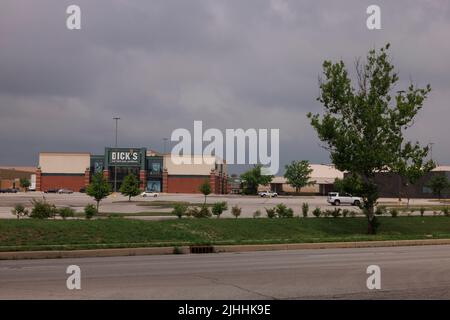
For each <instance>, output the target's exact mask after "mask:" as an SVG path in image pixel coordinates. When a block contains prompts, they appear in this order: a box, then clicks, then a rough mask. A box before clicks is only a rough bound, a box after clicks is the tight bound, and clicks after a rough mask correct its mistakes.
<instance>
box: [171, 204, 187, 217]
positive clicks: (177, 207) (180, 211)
mask: <svg viewBox="0 0 450 320" xmlns="http://www.w3.org/2000/svg"><path fill="white" fill-rule="evenodd" d="M187 209H188V208H187V206H186V205H184V204H182V203H175V204H174V206H173V210H172V214H174V215H176V216H177V217H178V218H179V219H181V217H182V216H184V215H185V214H186V211H187Z"/></svg>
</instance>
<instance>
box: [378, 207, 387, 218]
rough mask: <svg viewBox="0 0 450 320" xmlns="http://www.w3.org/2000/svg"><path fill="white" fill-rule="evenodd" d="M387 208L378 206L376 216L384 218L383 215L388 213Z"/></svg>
mask: <svg viewBox="0 0 450 320" xmlns="http://www.w3.org/2000/svg"><path fill="white" fill-rule="evenodd" d="M386 211H387V210H386V207H385V206H377V208H376V210H375V214H376V215H377V216H382V215H383V214H385V213H386Z"/></svg>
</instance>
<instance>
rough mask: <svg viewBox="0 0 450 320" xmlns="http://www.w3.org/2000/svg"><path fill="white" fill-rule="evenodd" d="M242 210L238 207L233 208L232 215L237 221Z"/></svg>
mask: <svg viewBox="0 0 450 320" xmlns="http://www.w3.org/2000/svg"><path fill="white" fill-rule="evenodd" d="M241 212H242V209H241V208H239V207H238V206H237V205H236V206H233V207H231V214H232V215H233V216H234V217H235V218H236V219H237V218H238V217H239V216H240V215H241Z"/></svg>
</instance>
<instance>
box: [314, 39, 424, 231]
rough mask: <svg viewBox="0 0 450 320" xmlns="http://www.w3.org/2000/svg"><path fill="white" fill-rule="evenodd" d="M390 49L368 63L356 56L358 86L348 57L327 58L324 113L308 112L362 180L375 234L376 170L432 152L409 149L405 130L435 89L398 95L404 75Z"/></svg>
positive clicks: (344, 166) (338, 158) (342, 165)
mask: <svg viewBox="0 0 450 320" xmlns="http://www.w3.org/2000/svg"><path fill="white" fill-rule="evenodd" d="M388 49H389V44H387V45H386V46H385V47H383V48H381V49H380V50H375V49H373V50H370V51H369V53H368V54H367V58H366V60H365V61H363V62H361V59H358V60H356V63H355V69H356V82H357V83H356V88H355V86H354V85H353V84H352V81H351V78H350V76H349V73H348V71H347V68H346V66H345V64H344V62H343V61H339V62H337V63H332V62H331V61H325V62H324V63H323V77H322V78H321V79H320V81H319V86H320V95H319V97H318V98H317V100H318V101H319V102H321V103H322V104H323V106H324V113H323V114H322V115H319V114H315V115H312V114H311V113H309V114H308V117H309V118H310V120H311V125H312V126H313V128H314V129H315V130H316V131H317V134H318V136H319V139H320V140H321V141H323V142H324V143H325V146H324V147H325V148H326V149H327V150H329V152H330V158H331V161H332V162H333V163H334V164H335V166H336V168H337V169H339V170H342V171H348V172H350V173H351V174H356V175H358V176H359V177H360V178H361V179H362V184H363V185H362V189H363V190H362V197H363V200H364V208H365V212H366V215H367V219H368V232H369V233H370V234H374V233H376V227H377V225H378V222H377V221H376V218H375V215H374V205H375V203H376V201H377V199H378V189H377V185H376V184H375V181H374V177H375V174H376V173H377V172H379V171H386V170H391V171H395V170H396V166H397V165H398V163H399V159H402V158H403V161H404V160H405V159H407V160H408V161H411V159H412V162H417V161H419V158H420V157H424V156H426V155H427V153H428V148H426V147H425V148H422V147H420V145H419V144H418V143H416V144H414V146H415V147H414V148H412V149H408V148H406V147H405V146H406V145H408V142H405V141H404V136H403V131H404V130H406V129H408V128H409V127H410V126H411V125H412V124H413V123H414V117H415V116H416V114H417V113H418V111H419V110H420V109H421V108H422V105H423V103H424V101H425V99H426V98H427V96H428V94H429V92H430V91H431V87H430V85H427V86H426V87H425V88H417V87H416V86H415V85H414V84H410V85H409V87H408V88H407V89H406V90H403V91H398V90H397V91H396V92H395V93H394V90H395V89H396V85H397V82H398V80H399V77H398V75H397V73H396V72H395V71H394V66H393V65H392V64H391V62H390V58H389V55H388ZM413 150H421V152H413Z"/></svg>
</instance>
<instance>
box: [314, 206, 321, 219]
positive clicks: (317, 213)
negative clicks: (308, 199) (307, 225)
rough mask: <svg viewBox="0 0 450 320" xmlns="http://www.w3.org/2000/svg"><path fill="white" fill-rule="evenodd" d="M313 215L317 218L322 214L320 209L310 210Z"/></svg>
mask: <svg viewBox="0 0 450 320" xmlns="http://www.w3.org/2000/svg"><path fill="white" fill-rule="evenodd" d="M312 214H313V215H314V217H316V218H319V217H320V216H321V215H322V211H320V208H315V209H314V210H313V212H312Z"/></svg>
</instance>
